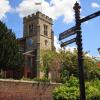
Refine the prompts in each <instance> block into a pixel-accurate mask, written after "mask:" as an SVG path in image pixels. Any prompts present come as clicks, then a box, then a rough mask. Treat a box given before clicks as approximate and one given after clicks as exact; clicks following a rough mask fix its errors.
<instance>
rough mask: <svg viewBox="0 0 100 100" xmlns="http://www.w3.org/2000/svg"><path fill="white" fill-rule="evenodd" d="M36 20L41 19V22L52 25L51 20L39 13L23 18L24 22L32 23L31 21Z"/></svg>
mask: <svg viewBox="0 0 100 100" xmlns="http://www.w3.org/2000/svg"><path fill="white" fill-rule="evenodd" d="M37 18H39V19H41V20H43V21H46V22H48V23H50V24H52V23H53V20H52V18H50V17H48V16H47V15H45V14H43V13H41V12H39V11H38V12H36V13H35V14H32V15H28V16H26V17H24V22H27V21H32V20H33V19H37Z"/></svg>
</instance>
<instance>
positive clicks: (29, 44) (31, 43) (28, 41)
mask: <svg viewBox="0 0 100 100" xmlns="http://www.w3.org/2000/svg"><path fill="white" fill-rule="evenodd" d="M26 42H27V45H28V46H32V45H33V40H32V39H31V38H29V39H27V41H26Z"/></svg>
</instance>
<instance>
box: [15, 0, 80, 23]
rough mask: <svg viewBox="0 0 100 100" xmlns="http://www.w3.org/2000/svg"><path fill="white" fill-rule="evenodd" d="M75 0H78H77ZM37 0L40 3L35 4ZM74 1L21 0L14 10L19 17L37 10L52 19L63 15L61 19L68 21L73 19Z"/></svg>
mask: <svg viewBox="0 0 100 100" xmlns="http://www.w3.org/2000/svg"><path fill="white" fill-rule="evenodd" d="M41 1H42V2H41ZM77 1H78V2H79V0H77ZM39 2H41V5H40V6H39V5H36V3H39ZM75 2H76V0H51V1H50V2H47V1H46V0H22V2H21V3H20V4H19V5H18V7H17V8H16V11H17V12H18V13H19V15H20V17H24V16H27V15H30V14H32V13H35V12H36V11H37V10H39V11H42V13H44V14H46V15H48V16H49V17H51V18H52V19H54V20H57V19H58V18H59V17H60V16H63V17H64V20H63V21H64V22H66V23H69V22H72V21H73V19H74V12H73V5H74V3H75Z"/></svg>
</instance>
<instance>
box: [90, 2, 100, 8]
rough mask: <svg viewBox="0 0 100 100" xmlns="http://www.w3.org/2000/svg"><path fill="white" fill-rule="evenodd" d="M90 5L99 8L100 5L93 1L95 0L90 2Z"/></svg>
mask: <svg viewBox="0 0 100 100" xmlns="http://www.w3.org/2000/svg"><path fill="white" fill-rule="evenodd" d="M91 6H92V7H93V8H100V5H99V4H97V3H95V2H93V3H92V4H91Z"/></svg>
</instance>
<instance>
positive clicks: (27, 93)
mask: <svg viewBox="0 0 100 100" xmlns="http://www.w3.org/2000/svg"><path fill="white" fill-rule="evenodd" d="M58 85H59V84H45V83H41V84H39V83H35V82H30V81H18V80H16V81H13V80H0V100H53V98H52V91H53V89H54V87H56V86H58Z"/></svg>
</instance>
